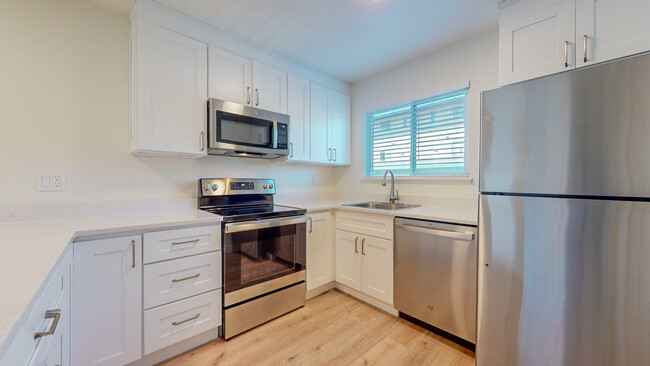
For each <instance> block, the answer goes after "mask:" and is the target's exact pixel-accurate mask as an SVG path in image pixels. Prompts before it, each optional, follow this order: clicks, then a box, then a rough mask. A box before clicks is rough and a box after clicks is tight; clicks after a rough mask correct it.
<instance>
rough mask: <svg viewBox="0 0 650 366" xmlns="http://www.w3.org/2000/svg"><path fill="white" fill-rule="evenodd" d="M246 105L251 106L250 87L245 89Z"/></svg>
mask: <svg viewBox="0 0 650 366" xmlns="http://www.w3.org/2000/svg"><path fill="white" fill-rule="evenodd" d="M246 104H251V87H250V86H247V87H246Z"/></svg>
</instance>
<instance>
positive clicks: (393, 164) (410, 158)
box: [364, 88, 469, 176]
mask: <svg viewBox="0 0 650 366" xmlns="http://www.w3.org/2000/svg"><path fill="white" fill-rule="evenodd" d="M468 92H469V88H464V89H461V90H456V91H453V92H450V93H445V94H441V95H437V96H434V97H431V98H427V99H422V100H418V101H415V102H412V103H407V104H403V105H399V106H396V107H392V108H386V109H383V110H380V111H376V112H371V113H367V114H366V118H365V137H364V148H365V149H364V173H365V175H366V176H379V175H383V174H384V171H386V170H387V169H390V170H392V171H393V173H395V175H425V176H427V175H465V174H467V153H466V152H467V149H466V145H467V104H468Z"/></svg>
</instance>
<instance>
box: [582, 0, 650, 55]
mask: <svg viewBox="0 0 650 366" xmlns="http://www.w3.org/2000/svg"><path fill="white" fill-rule="evenodd" d="M576 1H577V4H576V37H577V44H578V47H577V49H576V54H577V55H576V58H577V60H578V66H585V65H589V64H593V63H598V62H603V61H607V60H612V59H615V58H619V57H624V56H629V55H633V54H636V53H640V52H646V51H649V50H650V22H649V21H648V15H649V14H650V1H643V0H597V1H596V0H576Z"/></svg>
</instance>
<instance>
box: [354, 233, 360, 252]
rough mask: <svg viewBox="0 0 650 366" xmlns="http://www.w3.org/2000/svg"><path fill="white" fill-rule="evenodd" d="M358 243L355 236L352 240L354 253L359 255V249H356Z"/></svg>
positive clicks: (357, 238)
mask: <svg viewBox="0 0 650 366" xmlns="http://www.w3.org/2000/svg"><path fill="white" fill-rule="evenodd" d="M358 241H359V237H358V236H357V237H356V238H354V252H355V253H357V254H359V248H358V247H357V242H358Z"/></svg>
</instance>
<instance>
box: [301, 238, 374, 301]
mask: <svg viewBox="0 0 650 366" xmlns="http://www.w3.org/2000/svg"><path fill="white" fill-rule="evenodd" d="M334 267H335V273H336V281H337V282H340V283H342V284H344V285H346V286H348V287H351V288H353V289H355V290H359V291H361V235H359V234H356V233H350V232H347V231H343V230H336V235H335V244H334ZM308 268H309V267H308Z"/></svg>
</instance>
